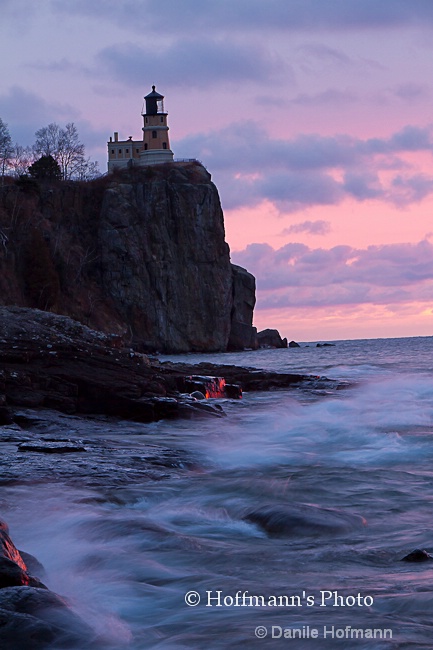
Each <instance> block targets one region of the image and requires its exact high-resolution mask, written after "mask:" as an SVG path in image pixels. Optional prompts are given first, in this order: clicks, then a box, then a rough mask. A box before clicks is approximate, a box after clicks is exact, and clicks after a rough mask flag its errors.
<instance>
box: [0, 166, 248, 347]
mask: <svg viewBox="0 0 433 650" xmlns="http://www.w3.org/2000/svg"><path fill="white" fill-rule="evenodd" d="M254 302H255V282H254V278H253V276H251V275H250V274H248V273H247V272H246V271H245V270H244V269H241V268H240V267H235V266H233V265H231V264H230V254H229V248H228V245H227V244H226V242H225V239H224V221H223V214H222V210H221V205H220V201H219V196H218V191H217V189H216V187H215V185H214V184H213V183H212V182H211V177H210V174H209V173H208V172H207V171H206V170H205V169H204V167H203V166H202V165H200V164H199V163H175V164H167V165H158V166H154V167H150V168H147V169H143V170H136V169H132V170H128V171H124V172H122V173H116V174H112V175H109V176H106V177H104V178H101V179H98V180H96V181H93V182H91V183H58V184H42V183H35V182H34V181H29V180H27V179H24V180H23V179H22V180H20V181H17V182H15V183H10V184H7V185H6V186H5V187H4V188H3V190H2V191H1V192H0V304H3V305H18V306H23V307H36V308H39V309H43V310H47V311H53V312H55V313H60V314H65V315H68V316H71V317H73V318H75V319H77V320H79V321H81V322H83V323H84V324H86V325H88V326H90V327H92V328H95V329H101V330H103V331H105V332H110V333H115V334H118V335H120V337H121V338H122V339H123V342H124V343H125V344H130V345H134V346H135V347H136V348H138V349H141V350H144V351H151V350H159V351H176V352H183V351H201V350H203V351H204V350H207V351H221V350H226V349H227V348H228V347H230V348H231V349H233V348H243V347H255V345H256V344H255V340H256V339H255V330H254V328H252V314H253V308H254ZM229 342H230V343H229Z"/></svg>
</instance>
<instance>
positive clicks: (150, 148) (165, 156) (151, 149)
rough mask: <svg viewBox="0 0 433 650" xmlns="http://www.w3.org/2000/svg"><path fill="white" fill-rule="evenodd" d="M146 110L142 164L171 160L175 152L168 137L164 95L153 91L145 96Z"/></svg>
mask: <svg viewBox="0 0 433 650" xmlns="http://www.w3.org/2000/svg"><path fill="white" fill-rule="evenodd" d="M144 101H145V102H146V112H145V113H142V116H143V123H144V125H143V148H142V150H141V151H140V163H139V164H140V165H155V164H156V163H164V162H171V161H172V160H173V152H172V151H171V149H170V142H169V139H168V126H167V113H166V112H165V111H164V95H160V94H159V93H157V92H156V90H155V86H152V92H151V93H149V94H148V95H146V97H145V98H144Z"/></svg>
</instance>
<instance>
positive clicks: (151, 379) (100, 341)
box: [0, 307, 324, 424]
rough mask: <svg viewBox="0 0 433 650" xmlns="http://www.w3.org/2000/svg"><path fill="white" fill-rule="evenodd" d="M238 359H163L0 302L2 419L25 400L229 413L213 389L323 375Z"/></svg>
mask: <svg viewBox="0 0 433 650" xmlns="http://www.w3.org/2000/svg"><path fill="white" fill-rule="evenodd" d="M323 381H324V380H321V379H320V378H317V377H311V376H307V375H298V374H291V373H286V374H280V373H273V372H267V371H263V370H257V369H254V368H242V367H237V366H233V365H218V366H216V365H212V364H207V363H201V364H198V365H194V366H188V365H186V364H177V363H170V362H164V363H160V362H159V361H158V360H157V359H155V358H151V357H148V356H146V355H144V354H141V353H139V352H136V351H134V350H133V349H131V348H126V347H123V343H122V341H121V339H120V338H119V337H117V336H110V335H107V334H103V333H102V332H97V331H95V330H91V329H89V328H88V327H86V326H84V325H82V324H80V323H78V322H77V321H74V320H72V319H70V318H68V317H66V316H58V315H55V314H52V313H49V312H43V311H39V310H33V309H27V308H19V307H1V308H0V424H11V423H12V422H14V417H15V415H14V414H15V412H16V410H17V409H20V408H27V409H29V408H30V409H52V410H55V411H59V412H61V413H65V414H70V415H72V414H99V415H106V416H114V417H118V418H122V419H126V420H134V421H137V422H154V421H157V420H160V419H165V418H184V417H185V418H188V417H194V416H202V415H209V416H213V417H221V416H223V411H222V409H221V406H220V405H218V404H213V403H212V400H208V399H206V398H207V397H227V398H232V399H237V398H240V397H241V395H242V391H243V390H246V391H252V390H269V389H275V388H287V387H290V386H295V385H300V384H305V383H308V384H309V385H311V386H313V385H314V384H315V383H316V384H317V383H318V382H323Z"/></svg>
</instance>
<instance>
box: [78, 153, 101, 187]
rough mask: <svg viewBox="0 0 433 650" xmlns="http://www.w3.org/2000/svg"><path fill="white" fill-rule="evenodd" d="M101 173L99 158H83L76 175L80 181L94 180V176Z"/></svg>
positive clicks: (96, 176)
mask: <svg viewBox="0 0 433 650" xmlns="http://www.w3.org/2000/svg"><path fill="white" fill-rule="evenodd" d="M100 175H101V172H100V170H99V163H98V161H97V160H93V161H92V160H90V158H87V160H85V159H84V158H83V162H82V164H81V165H80V166H79V167H78V168H77V169H76V171H75V177H76V178H77V179H78V180H79V181H92V180H93V179H94V178H98V176H100Z"/></svg>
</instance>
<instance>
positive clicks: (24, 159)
mask: <svg viewBox="0 0 433 650" xmlns="http://www.w3.org/2000/svg"><path fill="white" fill-rule="evenodd" d="M34 162H35V154H34V151H33V149H32V147H22V146H21V145H20V144H16V145H15V146H14V148H13V154H12V158H11V160H10V162H9V167H10V168H11V169H12V171H13V173H14V175H15V176H23V175H24V174H27V172H28V169H29V167H30V166H31V165H32V164H33V163H34Z"/></svg>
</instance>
